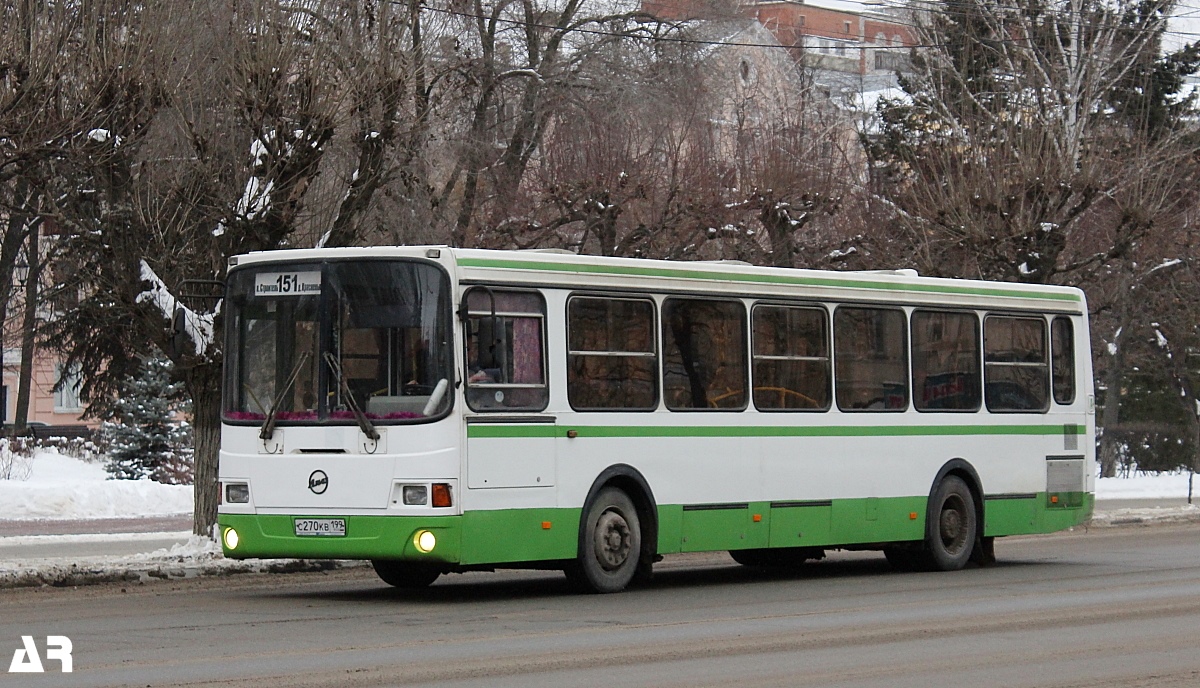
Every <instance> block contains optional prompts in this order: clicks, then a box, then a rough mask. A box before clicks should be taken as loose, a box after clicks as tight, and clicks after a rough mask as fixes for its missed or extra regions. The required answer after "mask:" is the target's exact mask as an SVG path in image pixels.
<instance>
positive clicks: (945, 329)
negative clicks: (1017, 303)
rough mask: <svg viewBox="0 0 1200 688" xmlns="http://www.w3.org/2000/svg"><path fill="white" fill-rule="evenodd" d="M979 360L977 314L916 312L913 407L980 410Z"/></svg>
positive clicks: (914, 326)
mask: <svg viewBox="0 0 1200 688" xmlns="http://www.w3.org/2000/svg"><path fill="white" fill-rule="evenodd" d="M979 360H980V358H979V318H978V317H976V316H975V314H974V313H948V312H943V311H913V314H912V370H913V373H912V375H913V406H915V407H916V408H917V410H918V411H976V410H978V409H979V403H980V401H981V399H980V396H981V395H980V389H979V380H980V371H979Z"/></svg>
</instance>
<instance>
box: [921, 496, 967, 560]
mask: <svg viewBox="0 0 1200 688" xmlns="http://www.w3.org/2000/svg"><path fill="white" fill-rule="evenodd" d="M930 506H931V507H932V508H931V509H930V511H929V518H930V522H929V523H928V525H927V530H926V534H925V552H924V554H925V559H926V562H925V563H926V564H927V565H928V568H930V569H933V570H935V571H957V570H959V569H961V568H962V567H964V566H966V565H967V562H968V561H969V560H970V559H971V551H972V550H973V549H974V546H975V535H976V530H977V528H978V524H977V523H976V512H975V497H974V496H973V495H972V494H971V488H969V487H967V484H966V483H965V482H963V480H962V478H959V477H958V476H954V475H950V476H946V477H945V478H944V479H942V482H941V483H940V484H939V485H938V488H937V491H936V492H935V493H934V495H933V500H932V501H931V502H930Z"/></svg>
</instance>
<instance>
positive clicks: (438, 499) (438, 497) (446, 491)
mask: <svg viewBox="0 0 1200 688" xmlns="http://www.w3.org/2000/svg"><path fill="white" fill-rule="evenodd" d="M452 505H453V502H452V501H451V499H450V483H434V484H433V506H437V507H447V506H452Z"/></svg>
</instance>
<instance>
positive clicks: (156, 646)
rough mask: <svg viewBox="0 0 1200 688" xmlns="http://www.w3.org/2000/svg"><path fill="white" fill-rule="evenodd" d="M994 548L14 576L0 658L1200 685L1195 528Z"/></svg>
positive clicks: (256, 670) (273, 679) (649, 678)
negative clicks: (776, 568)
mask: <svg viewBox="0 0 1200 688" xmlns="http://www.w3.org/2000/svg"><path fill="white" fill-rule="evenodd" d="M996 549H997V554H998V556H999V557H1000V562H999V563H998V564H997V565H995V566H991V567H987V568H982V569H979V568H976V569H970V570H966V571H962V572H957V573H950V574H932V573H928V574H927V573H907V574H901V573H894V572H892V571H891V570H890V569H889V568H888V567H887V565H886V563H885V562H884V560H883V557H882V556H880V555H878V554H875V553H849V554H836V555H833V556H831V557H830V559H827V560H825V561H822V562H819V563H814V564H809V565H805V567H802V568H801V569H799V570H798V571H796V572H793V573H790V574H786V575H784V574H772V575H766V574H762V573H760V572H754V571H751V570H748V569H743V568H741V567H739V566H737V565H735V564H733V563H732V562H731V561H730V560H729V559H728V558H727V557H725V556H724V555H686V556H679V557H669V558H668V559H667V560H666V561H664V562H663V563H662V564H661V565H660V566H659V567H658V568H657V573H656V577H655V580H654V582H653V583H652V584H651V585H650V586H649V587H646V588H641V589H636V590H631V591H628V592H625V593H622V594H619V595H609V596H578V595H573V594H570V593H568V591H567V590H566V586H565V582H564V579H563V578H562V576H561V575H560V574H557V573H552V572H502V573H496V574H483V573H480V574H468V575H463V576H449V577H444V578H443V579H442V580H439V581H438V583H436V584H435V585H434V586H433V587H432V588H430V589H429V590H426V591H421V592H419V593H416V594H413V593H403V592H399V591H395V590H392V589H389V588H387V587H386V586H383V585H382V584H381V583H379V582H377V581H376V579H375V578H374V577H373V575H372V574H371V573H370V570H369V569H361V568H360V569H353V570H346V571H337V572H330V573H327V574H291V575H272V576H266V575H243V576H234V577H229V578H215V577H214V578H201V579H192V580H181V581H170V582H152V583H148V584H145V585H140V586H139V585H136V584H135V585H130V584H124V585H122V584H108V585H97V586H89V587H84V588H78V589H60V588H33V589H10V590H0V672H3V670H4V668H5V667H6V666H7V665H6V664H4V662H5V661H6V660H7V659H8V658H10V657H11V656H12V655H11V654H10V653H11V652H12V651H13V650H14V649H16V648H17V647H19V646H20V643H21V641H20V636H22V635H32V636H34V637H35V638H36V640H37V643H38V645H39V647H41V648H43V649H44V637H45V636H46V635H67V636H69V637H70V638H71V640H72V642H73V645H74V664H75V667H74V668H75V672H74V673H73V674H61V673H57V669H58V667H57V662H54V661H47V662H46V668H47V669H48V672H47V673H45V674H41V675H34V674H21V675H16V674H5V673H0V686H5V687H7V686H9V685H12V686H21V687H22V688H23V687H24V686H57V685H67V686H112V685H133V686H165V685H219V686H247V687H249V686H254V688H262V686H311V687H322V686H341V685H353V686H385V685H402V684H437V685H446V686H530V685H534V686H556V687H557V686H564V687H570V686H581V687H582V686H587V687H588V688H594V687H598V686H602V687H604V688H610V687H616V686H688V687H691V686H730V685H735V684H736V685H740V686H823V687H830V686H836V687H849V686H862V687H866V686H872V687H874V686H897V687H906V686H911V687H914V688H916V687H918V686H919V687H921V688H928V687H929V686H948V685H963V686H972V688H990V687H993V686H1005V687H1026V686H1039V687H1040V686H1046V687H1049V686H1054V687H1055V688H1069V687H1082V686H1089V687H1093V686H1099V687H1103V688H1112V687H1116V686H1137V687H1149V686H1169V687H1172V688H1183V687H1184V686H1187V687H1189V688H1191V687H1193V686H1197V685H1200V524H1186V525H1173V526H1151V527H1123V528H1108V529H1093V530H1092V531H1090V532H1085V531H1079V532H1074V533H1064V534H1058V535H1052V536H1042V537H1031V538H1013V539H1006V540H1003V541H1000V542H998V543H997V548H996ZM4 645H8V646H11V648H12V649H8V648H5V647H4Z"/></svg>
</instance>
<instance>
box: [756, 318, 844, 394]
mask: <svg viewBox="0 0 1200 688" xmlns="http://www.w3.org/2000/svg"><path fill="white" fill-rule="evenodd" d="M751 321H752V322H753V332H752V334H753V339H754V342H753V346H754V405H755V406H756V407H758V408H759V409H761V410H764V411H766V410H790V411H823V410H825V409H828V408H829V398H830V385H829V333H828V325H827V324H826V315H825V311H824V310H822V309H819V308H791V307H782V306H756V307H755V308H754V311H753V315H752V316H751Z"/></svg>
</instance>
